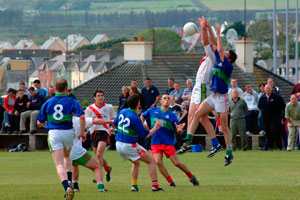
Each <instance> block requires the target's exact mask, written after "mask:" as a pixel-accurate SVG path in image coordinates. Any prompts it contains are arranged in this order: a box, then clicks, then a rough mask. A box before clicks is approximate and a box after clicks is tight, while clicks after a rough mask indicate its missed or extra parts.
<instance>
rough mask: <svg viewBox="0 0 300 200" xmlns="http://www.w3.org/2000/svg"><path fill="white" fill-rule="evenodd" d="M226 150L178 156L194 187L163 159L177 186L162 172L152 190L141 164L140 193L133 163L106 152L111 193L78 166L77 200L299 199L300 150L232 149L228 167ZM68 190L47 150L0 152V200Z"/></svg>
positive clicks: (46, 195)
mask: <svg viewBox="0 0 300 200" xmlns="http://www.w3.org/2000/svg"><path fill="white" fill-rule="evenodd" d="M224 154H225V152H224V151H222V152H220V153H217V155H216V156H215V157H213V158H206V155H207V152H202V153H186V154H185V155H182V156H179V159H180V160H181V161H183V162H184V163H186V165H187V166H188V168H189V169H190V170H191V171H192V173H194V174H195V175H196V176H197V178H198V180H199V181H200V186H199V187H195V186H192V184H191V183H190V182H189V180H188V179H187V177H186V175H185V174H184V173H182V172H181V171H180V170H179V169H177V168H176V167H174V166H173V165H172V164H171V162H170V161H169V160H167V159H165V160H164V161H165V165H166V167H167V169H168V170H169V173H170V174H171V176H172V178H173V180H174V181H175V183H176V185H177V187H176V188H170V187H169V186H168V184H167V182H166V180H165V179H164V178H163V177H162V176H161V175H160V174H159V184H160V186H161V187H162V188H163V189H164V190H165V192H164V193H152V192H151V180H150V177H149V175H148V168H147V166H146V165H145V164H144V163H141V168H140V174H139V180H138V182H139V188H140V191H139V192H138V193H131V192H130V186H131V176H130V170H131V163H129V162H123V161H122V159H121V158H120V157H119V155H118V154H117V152H115V151H108V152H106V153H105V157H106V158H107V160H108V162H109V164H110V165H111V166H112V167H113V171H112V173H111V176H112V178H111V181H110V182H109V183H106V182H105V187H106V188H107V189H108V192H107V193H99V192H97V190H96V184H93V183H92V179H93V173H92V172H91V171H90V170H88V169H85V168H83V167H81V168H80V182H79V186H80V190H81V191H80V192H79V193H76V196H75V199H96V198H97V199H144V200H146V199H151V200H153V199H209V200H211V199H230V200H232V199H251V200H253V199H259V200H261V199H268V200H269V199H299V196H300V170H299V166H300V154H299V151H293V152H285V151H282V152H277V151H274V152H260V151H248V152H241V151H236V152H234V156H235V157H234V161H233V163H232V164H231V165H230V166H228V167H224V158H223V157H224ZM63 195H64V191H63V189H62V186H61V184H60V181H59V179H58V176H57V175H56V170H55V167H54V164H53V161H52V159H51V154H50V153H49V152H47V151H38V152H24V153H0V199H5V200H8V199H14V200H15V199H22V200H23V199H26V200H27V199H28V200H29V199H30V200H31V199H49V200H50V199H51V200H52V199H63Z"/></svg>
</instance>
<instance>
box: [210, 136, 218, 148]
mask: <svg viewBox="0 0 300 200" xmlns="http://www.w3.org/2000/svg"><path fill="white" fill-rule="evenodd" d="M210 140H211V145H212V146H213V147H217V146H218V145H219V141H218V139H217V138H216V137H215V138H212V139H210Z"/></svg>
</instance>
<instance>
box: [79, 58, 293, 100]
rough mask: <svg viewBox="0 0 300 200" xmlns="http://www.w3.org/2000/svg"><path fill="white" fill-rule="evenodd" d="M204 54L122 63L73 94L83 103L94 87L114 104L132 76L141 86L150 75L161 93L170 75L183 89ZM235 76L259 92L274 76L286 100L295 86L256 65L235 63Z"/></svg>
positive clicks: (240, 83)
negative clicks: (250, 68)
mask: <svg viewBox="0 0 300 200" xmlns="http://www.w3.org/2000/svg"><path fill="white" fill-rule="evenodd" d="M203 56H204V55H202V54H201V55H200V54H159V55H154V57H153V60H152V62H149V63H144V62H141V63H136V64H133V63H123V64H120V65H118V66H116V67H113V68H112V69H110V70H108V71H106V72H105V73H103V74H101V75H99V76H96V77H95V78H93V79H91V80H89V81H87V82H85V83H83V84H82V85H80V86H78V87H76V88H74V93H75V94H76V96H77V98H78V100H79V101H80V102H82V101H83V100H85V99H87V100H88V101H89V102H90V103H92V102H93V101H94V100H93V95H92V94H93V92H94V90H96V89H103V90H104V92H105V100H106V101H107V102H108V103H111V104H113V105H118V103H119V102H118V97H119V95H120V94H121V88H122V86H124V85H127V86H128V85H130V81H131V80H132V79H136V80H137V81H138V87H139V88H142V87H143V85H144V79H145V78H146V77H150V78H151V79H152V84H153V85H155V86H156V87H157V88H158V90H159V92H160V94H164V93H165V91H166V89H167V87H168V84H167V80H168V78H169V77H174V79H175V81H176V82H179V83H180V85H181V89H184V88H185V87H186V84H185V82H186V80H187V79H188V78H191V79H195V77H196V73H197V70H198V66H199V63H200V60H201V58H202V57H203ZM95 65H96V64H95ZM232 77H233V78H236V79H237V81H238V85H239V86H240V87H241V88H242V89H244V88H245V85H247V84H251V85H252V87H253V88H254V89H255V90H256V91H258V85H259V84H260V83H261V82H266V80H267V78H269V77H272V78H273V79H274V82H275V85H276V86H278V87H279V88H280V94H281V95H282V97H283V98H284V99H285V101H286V102H287V101H288V98H289V95H288V94H289V93H290V91H291V89H292V87H293V84H292V83H291V82H289V81H286V80H285V79H283V78H282V77H280V76H278V75H276V74H273V73H272V72H270V71H268V70H266V69H264V68H262V67H259V66H257V65H254V72H253V74H250V73H245V72H244V71H242V69H240V68H239V67H238V66H235V67H234V70H233V74H232Z"/></svg>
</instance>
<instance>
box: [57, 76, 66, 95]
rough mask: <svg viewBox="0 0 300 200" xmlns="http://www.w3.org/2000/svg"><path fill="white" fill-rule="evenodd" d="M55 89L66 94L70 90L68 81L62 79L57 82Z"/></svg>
mask: <svg viewBox="0 0 300 200" xmlns="http://www.w3.org/2000/svg"><path fill="white" fill-rule="evenodd" d="M55 87H56V90H57V91H58V92H64V91H65V90H66V89H67V88H68V81H67V80H66V79H64V78H61V79H59V80H58V81H56V83H55Z"/></svg>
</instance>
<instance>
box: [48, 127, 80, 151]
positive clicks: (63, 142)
mask: <svg viewBox="0 0 300 200" xmlns="http://www.w3.org/2000/svg"><path fill="white" fill-rule="evenodd" d="M74 138H75V134H74V130H73V129H69V130H49V132H48V145H49V149H50V151H55V150H59V149H63V148H66V149H70V148H71V147H72V145H73V140H74Z"/></svg>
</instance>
